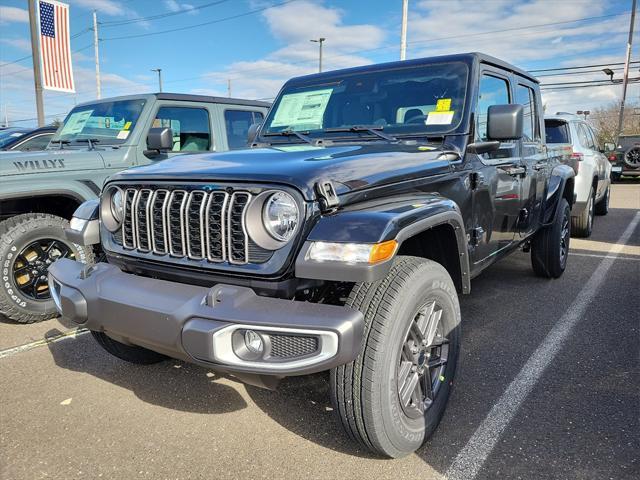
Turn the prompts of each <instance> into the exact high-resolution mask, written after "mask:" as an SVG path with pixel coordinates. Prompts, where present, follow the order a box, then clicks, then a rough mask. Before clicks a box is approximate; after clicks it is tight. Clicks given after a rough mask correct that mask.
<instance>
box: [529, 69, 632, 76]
mask: <svg viewBox="0 0 640 480" xmlns="http://www.w3.org/2000/svg"><path fill="white" fill-rule="evenodd" d="M622 69H623V68H622V67H616V68H612V69H611V70H612V71H614V72H618V71H620V70H622ZM590 73H602V69H599V70H584V71H581V72H564V73H543V74H542V75H536V77H538V78H540V77H563V76H565V75H589V74H590Z"/></svg>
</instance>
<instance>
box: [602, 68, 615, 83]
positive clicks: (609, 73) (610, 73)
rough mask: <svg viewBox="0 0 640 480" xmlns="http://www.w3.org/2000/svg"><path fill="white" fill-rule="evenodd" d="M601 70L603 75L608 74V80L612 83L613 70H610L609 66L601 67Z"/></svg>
mask: <svg viewBox="0 0 640 480" xmlns="http://www.w3.org/2000/svg"><path fill="white" fill-rule="evenodd" d="M602 71H603V72H604V74H605V75H609V80H611V83H613V70H611V69H610V68H603V69H602Z"/></svg>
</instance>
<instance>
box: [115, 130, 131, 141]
mask: <svg viewBox="0 0 640 480" xmlns="http://www.w3.org/2000/svg"><path fill="white" fill-rule="evenodd" d="M129 133H131V132H129V130H120V131H119V132H118V135H116V138H117V139H118V140H126V139H127V137H128V136H129Z"/></svg>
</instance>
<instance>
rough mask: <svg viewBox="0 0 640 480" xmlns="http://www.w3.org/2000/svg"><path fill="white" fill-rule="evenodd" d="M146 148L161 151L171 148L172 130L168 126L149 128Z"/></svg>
mask: <svg viewBox="0 0 640 480" xmlns="http://www.w3.org/2000/svg"><path fill="white" fill-rule="evenodd" d="M147 148H148V149H149V150H156V151H158V152H163V151H167V150H171V149H172V148H173V132H172V131H171V129H170V128H151V129H149V135H147Z"/></svg>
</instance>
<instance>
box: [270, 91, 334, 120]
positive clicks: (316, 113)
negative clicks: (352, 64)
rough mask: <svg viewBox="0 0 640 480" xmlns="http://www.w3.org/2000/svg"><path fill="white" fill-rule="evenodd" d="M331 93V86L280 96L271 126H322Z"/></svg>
mask: <svg viewBox="0 0 640 480" xmlns="http://www.w3.org/2000/svg"><path fill="white" fill-rule="evenodd" d="M331 93H333V89H332V88H326V89H323V90H314V91H311V92H303V93H289V94H286V95H283V96H282V99H281V100H280V105H278V109H277V110H276V113H275V116H274V118H273V122H272V123H271V126H272V127H304V128H307V129H310V130H311V129H317V128H322V119H323V117H324V111H325V110H326V108H327V104H328V103H329V99H330V98H331Z"/></svg>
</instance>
